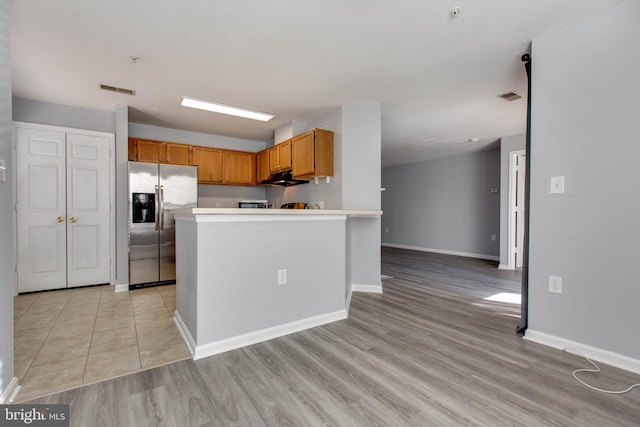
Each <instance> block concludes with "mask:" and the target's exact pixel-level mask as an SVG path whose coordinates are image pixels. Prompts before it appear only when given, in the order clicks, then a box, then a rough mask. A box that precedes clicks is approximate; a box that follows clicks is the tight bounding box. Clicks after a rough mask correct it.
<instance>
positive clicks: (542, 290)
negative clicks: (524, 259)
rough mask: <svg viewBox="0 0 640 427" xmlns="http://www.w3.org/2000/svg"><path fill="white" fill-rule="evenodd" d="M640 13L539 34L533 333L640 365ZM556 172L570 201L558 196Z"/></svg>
mask: <svg viewBox="0 0 640 427" xmlns="http://www.w3.org/2000/svg"><path fill="white" fill-rule="evenodd" d="M639 16H640V2H637V1H627V2H624V3H622V4H620V5H618V6H615V7H613V8H611V9H608V10H606V11H604V12H602V13H599V14H596V15H593V16H591V17H589V18H587V19H584V20H582V21H579V22H577V23H574V24H573V25H570V26H568V27H565V28H563V29H559V30H557V31H554V32H549V33H546V34H545V35H543V36H540V37H538V38H537V39H535V40H534V41H533V51H532V52H533V53H532V55H531V56H532V61H533V73H532V74H533V80H532V83H533V88H532V103H533V105H532V141H531V153H530V155H531V194H530V196H531V221H530V231H531V241H530V249H531V252H530V279H529V292H530V293H529V328H530V329H531V330H535V331H539V332H542V333H545V334H549V335H552V336H555V337H559V338H563V339H566V340H570V341H574V342H578V343H582V344H585V345H588V346H592V347H596V348H599V349H606V350H608V351H610V352H614V353H617V354H620V355H623V356H627V357H630V358H635V359H640V340H639V339H638V332H637V326H638V305H639V304H640V284H639V283H638V271H637V268H638V264H639V261H640V256H639V254H640V251H639V250H638V241H640V221H638V209H639V208H640V201H639V199H638V196H639V195H640V187H639V184H640V168H638V159H639V158H640V144H639V143H638V113H639V111H640V110H639V109H638V99H640V85H639V84H638V76H640V57H638V55H635V54H634V53H633V52H636V51H637V44H638V40H640V25H638V17H639ZM553 176H565V193H564V194H550V193H549V186H550V183H549V179H550V178H551V177H553ZM549 275H554V276H561V277H562V279H563V283H562V286H563V293H562V294H552V293H549V292H548V290H547V289H548V276H549Z"/></svg>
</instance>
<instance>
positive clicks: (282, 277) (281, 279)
mask: <svg viewBox="0 0 640 427" xmlns="http://www.w3.org/2000/svg"><path fill="white" fill-rule="evenodd" d="M286 284H287V270H286V269H282V270H278V286H281V285H286Z"/></svg>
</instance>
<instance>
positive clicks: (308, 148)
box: [291, 131, 315, 177]
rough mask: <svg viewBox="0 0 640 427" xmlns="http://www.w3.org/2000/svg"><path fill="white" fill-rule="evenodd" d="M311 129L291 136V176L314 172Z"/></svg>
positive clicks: (301, 175) (311, 174)
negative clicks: (293, 136)
mask: <svg viewBox="0 0 640 427" xmlns="http://www.w3.org/2000/svg"><path fill="white" fill-rule="evenodd" d="M313 136H314V134H313V131H310V132H306V133H303V134H301V135H298V136H296V137H295V138H293V141H292V143H291V166H292V169H293V176H294V177H297V176H300V177H303V176H313V175H314V173H315V153H314V138H313Z"/></svg>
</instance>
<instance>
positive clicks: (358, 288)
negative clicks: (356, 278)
mask: <svg viewBox="0 0 640 427" xmlns="http://www.w3.org/2000/svg"><path fill="white" fill-rule="evenodd" d="M351 290H352V291H353V292H368V293H370V294H381V293H382V283H380V284H378V285H359V284H357V283H352V284H351Z"/></svg>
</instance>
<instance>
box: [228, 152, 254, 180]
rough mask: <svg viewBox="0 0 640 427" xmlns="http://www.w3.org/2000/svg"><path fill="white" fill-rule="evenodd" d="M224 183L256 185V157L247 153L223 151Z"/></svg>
mask: <svg viewBox="0 0 640 427" xmlns="http://www.w3.org/2000/svg"><path fill="white" fill-rule="evenodd" d="M222 162H223V165H224V183H225V184H233V185H256V155H255V153H247V152H245V151H231V150H223V160H222Z"/></svg>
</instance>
